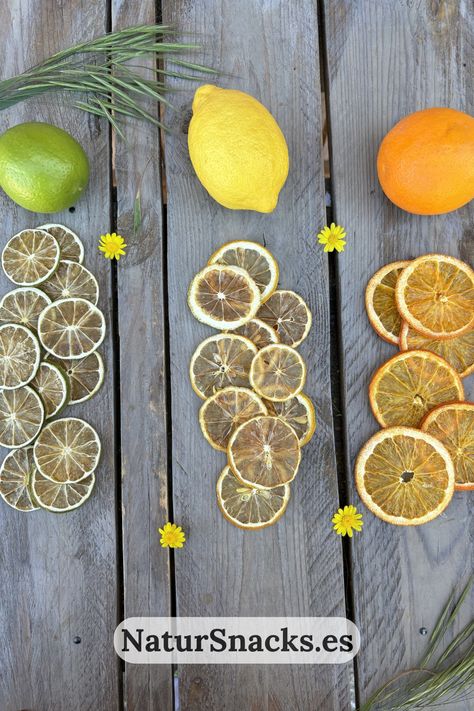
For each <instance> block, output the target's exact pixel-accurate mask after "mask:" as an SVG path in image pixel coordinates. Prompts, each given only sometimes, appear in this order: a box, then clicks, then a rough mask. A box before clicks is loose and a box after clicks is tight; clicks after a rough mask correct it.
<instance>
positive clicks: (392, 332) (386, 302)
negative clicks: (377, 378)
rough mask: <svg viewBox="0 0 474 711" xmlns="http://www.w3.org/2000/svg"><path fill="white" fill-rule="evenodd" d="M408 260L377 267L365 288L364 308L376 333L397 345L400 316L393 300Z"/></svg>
mask: <svg viewBox="0 0 474 711" xmlns="http://www.w3.org/2000/svg"><path fill="white" fill-rule="evenodd" d="M409 264H410V262H409V261H399V262H392V263H391V264H386V265H385V266H384V267H382V268H381V269H379V270H378V271H377V272H375V274H374V275H373V277H372V278H371V279H370V281H369V283H368V284H367V288H366V290H365V308H366V311H367V316H368V317H369V321H370V324H371V326H372V328H373V329H374V330H375V331H376V333H377V334H378V335H379V336H380V337H381V338H383V339H384V340H385V341H388V342H389V343H393V344H394V345H398V337H399V333H400V328H401V325H402V318H401V316H400V314H399V312H398V308H397V303H396V301H395V286H396V284H397V280H398V277H399V276H400V274H401V272H402V271H403V269H404V268H405V267H407V266H408V265H409Z"/></svg>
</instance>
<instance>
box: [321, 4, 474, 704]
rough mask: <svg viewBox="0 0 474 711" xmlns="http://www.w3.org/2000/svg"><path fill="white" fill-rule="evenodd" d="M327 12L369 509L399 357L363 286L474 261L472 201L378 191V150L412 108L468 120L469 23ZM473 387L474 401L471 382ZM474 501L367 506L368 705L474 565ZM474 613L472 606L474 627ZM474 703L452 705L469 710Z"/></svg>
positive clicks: (360, 599) (349, 335) (432, 15)
mask: <svg viewBox="0 0 474 711" xmlns="http://www.w3.org/2000/svg"><path fill="white" fill-rule="evenodd" d="M324 10H325V20H326V22H325V24H326V38H327V62H328V68H329V101H330V116H331V135H332V164H333V175H332V184H333V190H334V195H333V197H334V203H335V216H336V219H337V221H338V222H339V223H340V224H343V225H344V226H345V227H346V229H347V233H348V238H347V247H346V251H345V253H344V254H343V255H341V256H340V257H339V258H338V264H339V274H340V299H341V306H342V311H341V319H342V343H343V349H344V363H343V368H342V373H343V376H344V391H345V405H346V407H345V412H346V414H345V418H346V420H345V421H346V429H347V443H348V466H349V467H350V488H351V491H352V499H353V502H354V503H357V504H359V505H360V502H359V501H357V497H356V494H355V492H354V488H353V483H352V466H353V463H354V459H355V456H356V455H357V452H358V450H359V448H360V446H361V445H362V443H363V442H364V441H365V440H366V439H368V437H369V436H370V435H371V434H373V433H374V432H375V431H376V430H377V429H378V427H377V424H376V422H375V420H374V419H373V417H372V415H371V414H370V411H369V404H368V394H367V387H368V384H369V381H370V378H371V376H372V374H373V372H374V370H375V368H376V367H378V365H380V364H381V363H382V362H383V361H384V360H386V359H387V358H388V357H390V356H391V355H392V354H394V352H395V351H394V349H393V348H392V347H391V346H389V345H388V344H386V343H384V342H383V341H381V340H380V339H379V338H378V337H377V336H376V334H375V333H374V332H373V331H372V329H371V328H370V326H369V323H368V320H367V317H366V315H365V309H364V289H365V286H366V284H367V281H368V279H369V278H370V276H371V275H372V274H373V273H374V272H375V271H376V270H377V269H378V268H379V267H380V266H382V265H383V264H386V263H388V262H390V261H394V260H398V259H409V258H412V257H415V256H418V255H420V254H423V253H426V252H434V251H438V252H442V253H447V254H451V255H454V256H457V257H461V258H462V259H464V260H466V261H467V262H469V263H470V264H471V265H472V264H473V263H474V244H473V240H472V235H473V232H472V219H473V214H474V210H473V205H472V204H471V205H470V206H467V207H465V208H463V209H461V210H458V211H457V212H454V213H451V214H449V215H444V216H439V217H417V216H414V215H409V214H407V213H404V212H402V211H401V210H399V209H398V208H396V207H395V206H394V205H392V204H390V202H389V201H388V200H387V199H386V198H385V197H384V195H383V194H382V191H381V189H380V186H379V184H378V180H377V174H376V154H377V149H378V145H379V143H380V141H381V139H382V137H383V136H384V134H385V133H386V132H387V131H388V130H389V129H390V128H391V127H392V126H393V125H394V123H396V122H397V121H398V120H399V119H400V118H401V117H402V116H404V115H406V114H408V113H410V112H412V111H415V110H418V109H422V108H426V107H429V106H452V107H454V108H459V109H463V110H465V111H468V112H471V113H472V108H473V105H472V99H473V97H472V82H471V77H472V58H473V52H472V37H473V16H472V8H471V7H470V5H469V3H468V2H464V1H461V2H454V1H452V2H451V1H450V0H443V1H442V2H437V3H431V2H427V1H426V2H425V1H423V0H420V1H417V2H411V1H407V2H402V1H399V0H397V1H396V2H392V1H391V0H390V1H383V2H378V3H373V2H370V0H364V1H362V2H358V3H353V2H349V1H333V0H325V2H324ZM465 385H466V395H467V398H471V399H472V396H473V387H472V385H473V383H472V378H471V379H469V380H467V381H465ZM470 503H471V498H470V496H469V494H468V495H463V494H456V495H455V497H454V500H453V503H452V504H451V505H450V507H449V508H448V509H447V510H446V512H445V513H444V514H443V515H442V516H440V517H439V518H438V519H437V520H436V521H434V522H432V523H430V524H428V525H426V526H423V527H419V528H415V529H413V530H406V529H398V528H397V527H395V526H390V525H388V524H385V523H383V522H381V521H379V520H378V519H376V518H375V517H374V516H372V515H371V514H370V513H369V512H367V511H364V513H365V526H364V530H363V533H362V534H361V535H359V536H357V538H355V539H354V541H353V544H352V547H353V563H354V568H353V579H354V594H355V606H356V622H357V623H358V624H359V627H360V630H361V634H362V648H361V652H360V654H359V656H358V671H359V677H360V678H359V682H360V687H361V690H362V699H363V698H365V697H366V695H367V694H368V693H369V692H370V691H371V690H373V689H374V688H375V687H377V686H378V685H380V684H381V683H382V682H384V681H386V680H387V679H388V678H390V677H391V676H392V675H393V674H394V673H395V672H397V671H402V670H404V669H407V668H409V667H411V666H413V665H416V664H417V662H418V661H419V659H420V657H421V654H422V650H423V648H424V647H425V645H426V640H427V638H426V637H423V636H421V635H420V633H419V630H420V628H421V627H426V628H427V629H428V631H431V630H432V629H433V626H434V623H435V620H436V618H437V616H438V614H439V612H440V610H441V609H442V608H443V606H444V604H445V602H446V600H447V598H448V596H449V593H450V591H451V589H452V588H453V587H454V586H455V585H458V584H459V585H462V584H463V582H465V580H466V578H467V576H468V574H469V573H470V572H471V571H472V532H473V529H472V525H471V522H472V516H471V513H470ZM470 613H472V609H471V610H469V605H468V606H467V608H466V615H465V618H464V619H465V620H466V619H467V618H468V617H469V616H470ZM460 624H462V620H460ZM467 704H468V702H461V703H460V704H459V705H457V706H453V707H452V708H453V709H454V708H456V709H457V711H461V709H462V710H463V711H466V709H467V708H471V707H470V706H469V707H468V705H467ZM450 708H451V707H450Z"/></svg>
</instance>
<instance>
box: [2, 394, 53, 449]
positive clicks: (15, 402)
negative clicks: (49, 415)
mask: <svg viewBox="0 0 474 711" xmlns="http://www.w3.org/2000/svg"><path fill="white" fill-rule="evenodd" d="M43 421H44V406H43V403H42V402H41V398H40V396H39V395H38V393H36V392H35V391H34V390H33V388H30V386H29V385H24V386H23V387H22V388H17V389H16V390H0V445H1V446H2V447H8V448H9V449H17V448H18V447H24V446H25V445H27V444H30V442H32V441H33V440H34V439H35V437H36V436H37V435H38V433H39V432H40V430H41V427H42V425H43Z"/></svg>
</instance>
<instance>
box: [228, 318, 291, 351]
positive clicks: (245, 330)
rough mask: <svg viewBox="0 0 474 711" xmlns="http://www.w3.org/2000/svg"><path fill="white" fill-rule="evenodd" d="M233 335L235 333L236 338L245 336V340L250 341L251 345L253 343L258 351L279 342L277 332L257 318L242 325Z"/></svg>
mask: <svg viewBox="0 0 474 711" xmlns="http://www.w3.org/2000/svg"><path fill="white" fill-rule="evenodd" d="M233 333H236V334H237V335H238V336H245V338H248V339H250V340H251V341H252V343H255V345H256V346H257V348H258V349H259V350H260V348H265V346H269V345H270V344H271V343H279V342H280V339H279V337H278V334H277V332H276V331H275V330H274V329H273V328H272V327H271V326H269V325H268V324H267V323H265V322H264V321H261V320H260V319H259V318H252V319H250V321H247V323H244V325H243V326H240V327H239V328H236V329H235V331H233Z"/></svg>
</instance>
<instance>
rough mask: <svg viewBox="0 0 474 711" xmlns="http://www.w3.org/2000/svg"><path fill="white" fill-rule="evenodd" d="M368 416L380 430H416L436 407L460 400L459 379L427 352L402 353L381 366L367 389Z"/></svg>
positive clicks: (460, 386)
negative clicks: (404, 428) (402, 428)
mask: <svg viewBox="0 0 474 711" xmlns="http://www.w3.org/2000/svg"><path fill="white" fill-rule="evenodd" d="M369 400H370V405H371V408H372V412H373V413H374V416H375V418H376V420H377V422H378V423H379V424H380V425H381V426H382V427H391V426H396V425H406V426H408V427H419V426H420V424H421V421H422V419H423V417H424V416H425V415H426V414H427V413H428V412H429V411H430V410H432V409H433V408H434V407H436V406H437V405H441V404H442V403H446V402H454V401H459V400H464V389H463V385H462V382H461V378H460V377H459V375H458V373H456V371H455V370H454V368H452V367H451V366H450V365H449V363H447V361H445V360H444V359H443V358H440V356H438V355H435V354H434V353H430V352H429V351H406V352H404V353H398V354H397V355H396V356H394V357H393V358H391V359H390V360H388V361H387V362H386V363H384V364H383V365H382V366H381V367H380V368H379V369H378V370H377V372H376V373H375V375H374V377H373V378H372V381H371V383H370V386H369Z"/></svg>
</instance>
